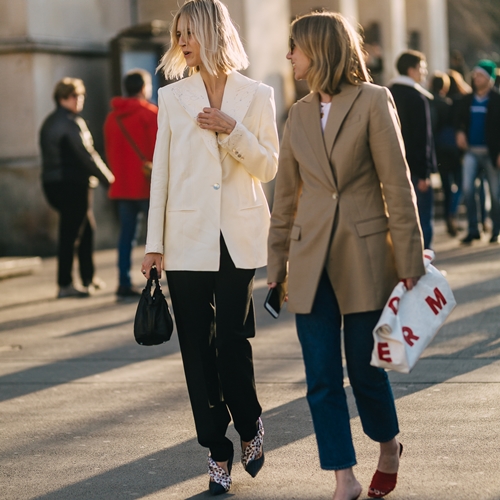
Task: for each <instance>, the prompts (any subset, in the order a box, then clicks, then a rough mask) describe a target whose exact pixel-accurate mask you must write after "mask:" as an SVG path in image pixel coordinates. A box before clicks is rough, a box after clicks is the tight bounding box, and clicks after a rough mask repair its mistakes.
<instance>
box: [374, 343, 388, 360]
mask: <svg viewBox="0 0 500 500" xmlns="http://www.w3.org/2000/svg"><path fill="white" fill-rule="evenodd" d="M377 351H378V357H379V359H380V360H381V361H385V362H387V363H391V362H392V358H391V351H390V349H389V344H388V343H387V342H379V343H378V344H377Z"/></svg>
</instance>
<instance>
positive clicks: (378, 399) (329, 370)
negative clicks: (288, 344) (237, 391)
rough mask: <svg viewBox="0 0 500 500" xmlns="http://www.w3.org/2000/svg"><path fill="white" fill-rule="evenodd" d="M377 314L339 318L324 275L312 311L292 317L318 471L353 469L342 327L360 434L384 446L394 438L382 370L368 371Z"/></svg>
mask: <svg viewBox="0 0 500 500" xmlns="http://www.w3.org/2000/svg"><path fill="white" fill-rule="evenodd" d="M380 314H381V311H380V310H379V311H369V312H362V313H355V314H346V315H344V316H343V318H342V315H341V313H340V309H339V306H338V303H337V299H336V297H335V292H334V291H333V288H332V285H331V284H330V280H329V278H328V275H327V273H326V271H324V272H323V275H322V277H321V280H320V283H319V285H318V290H317V292H316V298H315V300H314V304H313V308H312V311H311V313H309V314H297V315H296V325H297V332H298V336H299V340H300V343H301V345H302V352H303V356H304V363H305V369H306V379H307V401H308V403H309V407H310V409H311V414H312V419H313V424H314V430H315V432H316V439H317V442H318V449H319V459H320V464H321V468H322V469H325V470H341V469H347V468H349V467H352V466H354V465H355V464H356V454H355V451H354V446H353V443H352V435H351V427H350V416H349V409H348V406H347V398H346V394H345V390H344V370H343V367H342V349H341V327H342V319H343V320H344V350H345V357H346V362H347V373H348V375H349V380H350V383H351V386H352V390H353V393H354V397H355V400H356V406H357V408H358V412H359V416H360V419H361V424H362V426H363V431H364V432H365V434H366V435H367V436H368V437H370V438H371V439H373V440H374V441H377V442H379V443H383V442H386V441H390V440H391V439H393V438H394V437H395V436H396V435H397V434H398V433H399V427H398V418H397V415H396V407H395V404H394V397H393V394H392V389H391V386H390V384H389V379H388V377H387V373H386V372H385V370H383V369H380V368H375V367H373V366H371V365H370V360H371V353H372V349H373V336H372V330H373V328H374V327H375V325H376V324H377V321H378V319H379V317H380Z"/></svg>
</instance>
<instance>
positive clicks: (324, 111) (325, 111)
mask: <svg viewBox="0 0 500 500" xmlns="http://www.w3.org/2000/svg"><path fill="white" fill-rule="evenodd" d="M331 106H332V103H331V102H322V103H321V113H320V116H321V128H322V129H323V132H324V131H325V127H326V121H327V120H328V115H329V113H330V108H331Z"/></svg>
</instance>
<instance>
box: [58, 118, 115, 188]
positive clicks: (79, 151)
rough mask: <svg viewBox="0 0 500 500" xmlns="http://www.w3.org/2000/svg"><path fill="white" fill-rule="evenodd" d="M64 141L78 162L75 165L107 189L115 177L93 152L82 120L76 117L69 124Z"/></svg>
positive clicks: (92, 145) (88, 134) (91, 141)
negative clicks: (95, 178) (65, 140)
mask: <svg viewBox="0 0 500 500" xmlns="http://www.w3.org/2000/svg"><path fill="white" fill-rule="evenodd" d="M66 139H67V143H68V144H69V147H70V148H71V150H72V152H73V154H74V155H75V156H76V158H77V160H78V163H77V165H78V166H80V167H82V168H84V169H85V170H86V171H87V173H88V174H89V175H93V176H95V177H97V178H98V179H99V180H100V181H101V182H102V183H103V184H104V185H105V186H106V187H109V185H110V184H112V183H113V182H114V180H115V177H114V175H113V174H112V173H111V170H109V168H108V167H107V166H106V164H105V163H104V161H103V159H102V158H101V157H100V156H99V153H98V152H97V151H96V150H95V148H94V141H93V139H92V135H91V133H90V130H89V129H88V127H87V124H86V123H85V120H84V119H83V118H81V117H79V116H77V117H76V118H75V121H74V122H73V121H72V122H70V124H69V126H68V128H67V130H66Z"/></svg>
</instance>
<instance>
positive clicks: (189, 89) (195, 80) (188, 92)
mask: <svg viewBox="0 0 500 500" xmlns="http://www.w3.org/2000/svg"><path fill="white" fill-rule="evenodd" d="M172 93H173V94H174V96H175V97H176V99H177V100H178V101H179V103H180V105H181V106H182V107H183V108H184V109H185V110H186V112H187V113H188V115H189V116H190V117H191V118H192V119H193V120H194V122H195V126H196V129H197V131H198V133H199V134H200V135H201V137H202V138H203V141H204V142H205V145H206V146H207V148H208V150H209V151H210V152H211V153H212V154H213V155H214V157H215V158H216V160H217V161H220V157H219V144H218V142H217V137H216V136H215V133H214V132H212V131H211V130H204V129H202V128H200V127H199V126H198V122H197V117H198V114H199V113H201V112H202V111H203V108H209V107H210V102H209V100H208V95H207V90H206V88H205V84H204V83H203V79H202V78H201V75H200V73H195V74H194V75H192V76H190V77H188V78H185V79H184V80H181V82H180V85H173V86H172Z"/></svg>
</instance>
